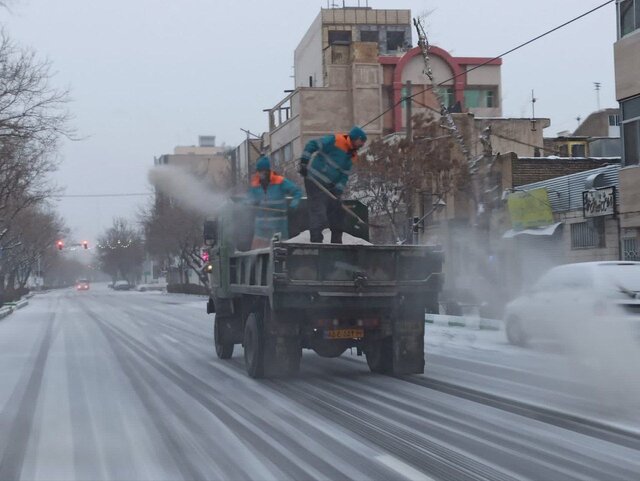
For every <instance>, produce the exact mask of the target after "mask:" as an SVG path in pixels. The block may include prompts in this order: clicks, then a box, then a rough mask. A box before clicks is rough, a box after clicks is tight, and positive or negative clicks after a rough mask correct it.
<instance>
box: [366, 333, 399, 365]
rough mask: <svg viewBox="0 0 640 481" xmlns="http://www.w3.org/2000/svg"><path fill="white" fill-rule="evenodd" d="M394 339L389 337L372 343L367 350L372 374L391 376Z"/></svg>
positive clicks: (368, 363)
mask: <svg viewBox="0 0 640 481" xmlns="http://www.w3.org/2000/svg"><path fill="white" fill-rule="evenodd" d="M392 345H393V344H392V338H390V337H387V338H384V339H379V340H377V341H373V342H370V343H369V345H368V346H367V347H366V348H365V350H364V353H365V355H366V356H367V365H368V366H369V369H370V370H371V372H375V373H378V374H389V373H391V372H392V370H393V349H392Z"/></svg>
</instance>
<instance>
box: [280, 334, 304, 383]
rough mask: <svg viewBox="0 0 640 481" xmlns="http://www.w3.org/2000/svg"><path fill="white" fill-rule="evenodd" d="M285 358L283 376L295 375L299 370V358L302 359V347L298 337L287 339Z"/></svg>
mask: <svg viewBox="0 0 640 481" xmlns="http://www.w3.org/2000/svg"><path fill="white" fill-rule="evenodd" d="M287 344H288V346H287V360H286V365H285V367H284V373H283V374H284V375H285V376H296V375H297V374H298V372H300V360H301V359H302V348H301V347H300V343H299V342H298V339H290V340H287Z"/></svg>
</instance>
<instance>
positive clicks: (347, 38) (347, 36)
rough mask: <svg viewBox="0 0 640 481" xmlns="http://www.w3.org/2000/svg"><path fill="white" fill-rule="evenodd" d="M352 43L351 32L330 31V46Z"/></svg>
mask: <svg viewBox="0 0 640 481" xmlns="http://www.w3.org/2000/svg"><path fill="white" fill-rule="evenodd" d="M334 43H341V44H345V43H351V30H329V45H333V44H334Z"/></svg>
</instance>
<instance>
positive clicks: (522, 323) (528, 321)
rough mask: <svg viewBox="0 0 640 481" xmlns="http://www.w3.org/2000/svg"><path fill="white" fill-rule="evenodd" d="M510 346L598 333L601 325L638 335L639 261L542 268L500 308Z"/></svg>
mask: <svg viewBox="0 0 640 481" xmlns="http://www.w3.org/2000/svg"><path fill="white" fill-rule="evenodd" d="M504 319H505V330H506V334H507V339H508V340H509V342H510V343H511V344H515V345H518V346H524V345H526V344H527V343H528V342H529V341H530V340H532V339H552V340H561V341H562V340H563V339H572V338H575V337H576V336H578V335H582V336H586V335H587V334H585V333H587V332H588V333H589V334H588V335H590V336H595V337H597V336H598V332H604V330H606V329H613V328H619V329H628V331H627V332H628V333H629V335H632V336H635V337H638V336H639V335H640V262H626V261H612V262H583V263H577V264H565V265H561V266H557V267H554V268H552V269H550V270H549V271H547V272H546V273H545V274H544V275H543V276H542V277H541V278H540V279H539V280H538V282H536V284H535V285H534V286H533V288H532V289H531V290H530V291H529V292H527V293H525V294H523V295H521V296H520V297H518V298H516V299H514V300H513V301H511V302H510V303H509V304H507V306H506V308H505V315H504Z"/></svg>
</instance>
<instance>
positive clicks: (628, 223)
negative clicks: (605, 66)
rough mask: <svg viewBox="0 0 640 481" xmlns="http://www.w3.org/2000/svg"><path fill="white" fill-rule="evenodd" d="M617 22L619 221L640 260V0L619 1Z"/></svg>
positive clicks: (628, 255) (626, 244)
mask: <svg viewBox="0 0 640 481" xmlns="http://www.w3.org/2000/svg"><path fill="white" fill-rule="evenodd" d="M617 21H618V39H617V41H616V43H615V44H614V56H615V59H614V60H615V74H616V99H617V100H618V102H620V112H621V119H620V126H621V130H622V163H623V169H622V170H621V171H620V195H621V204H620V222H621V226H622V245H623V256H624V258H625V259H630V260H640V256H639V254H638V252H639V250H640V249H639V246H640V75H638V66H640V0H618V2H617Z"/></svg>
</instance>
